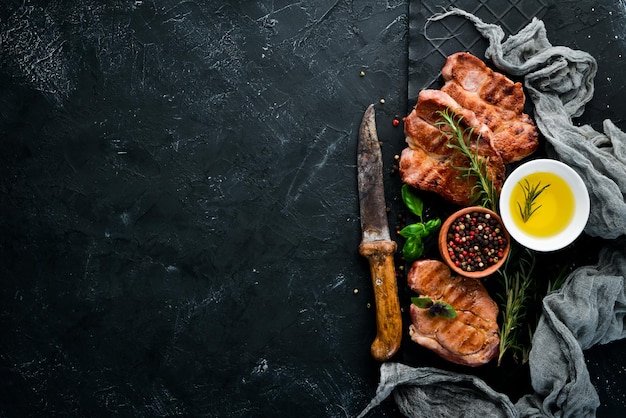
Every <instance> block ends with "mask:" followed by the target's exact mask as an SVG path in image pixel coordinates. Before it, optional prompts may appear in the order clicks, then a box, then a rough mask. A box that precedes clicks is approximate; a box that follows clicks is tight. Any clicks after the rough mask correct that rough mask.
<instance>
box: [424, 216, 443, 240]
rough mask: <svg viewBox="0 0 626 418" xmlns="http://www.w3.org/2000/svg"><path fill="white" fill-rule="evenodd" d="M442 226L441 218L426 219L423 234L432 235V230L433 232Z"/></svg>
mask: <svg viewBox="0 0 626 418" xmlns="http://www.w3.org/2000/svg"><path fill="white" fill-rule="evenodd" d="M440 226H441V219H439V218H435V219H430V220H428V221H426V223H425V224H424V232H425V233H424V235H422V236H423V237H425V236H426V235H430V233H431V232H433V231H434V230H436V229H437V228H439V227H440Z"/></svg>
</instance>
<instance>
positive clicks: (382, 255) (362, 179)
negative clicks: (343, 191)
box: [357, 104, 402, 361]
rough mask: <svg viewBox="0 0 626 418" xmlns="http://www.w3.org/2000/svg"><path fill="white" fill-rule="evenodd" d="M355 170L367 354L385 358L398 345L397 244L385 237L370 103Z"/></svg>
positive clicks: (379, 162) (379, 167)
mask: <svg viewBox="0 0 626 418" xmlns="http://www.w3.org/2000/svg"><path fill="white" fill-rule="evenodd" d="M357 172H358V189H359V209H360V215H361V230H362V234H363V235H362V239H361V243H360V244H359V253H360V254H361V255H362V256H364V257H366V258H367V259H368V261H369V265H370V273H371V277H372V285H373V288H374V302H375V305H376V338H375V339H374V342H373V343H372V346H371V353H372V357H374V358H375V359H376V360H378V361H386V360H388V359H390V358H391V357H392V356H393V355H394V354H395V353H396V352H397V351H398V348H399V347H400V342H401V340H402V317H401V314H400V302H399V300H398V285H397V283H396V272H395V267H394V262H393V255H394V253H395V252H396V248H397V244H396V243H395V242H394V241H392V240H391V238H390V236H389V225H388V223H387V208H386V205H385V191H384V187H383V161H382V152H381V150H380V144H379V143H378V134H377V133H376V118H375V112H374V105H373V104H371V105H369V107H368V108H367V110H366V111H365V114H364V115H363V120H362V121H361V127H360V129H359V144H358V147H357Z"/></svg>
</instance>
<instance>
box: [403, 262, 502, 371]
mask: <svg viewBox="0 0 626 418" xmlns="http://www.w3.org/2000/svg"><path fill="white" fill-rule="evenodd" d="M407 280H408V284H409V287H410V288H411V289H412V290H413V291H415V292H417V293H418V294H419V295H420V296H422V297H429V298H431V299H432V300H433V301H435V300H442V301H444V302H447V303H448V304H450V305H452V307H453V308H454V309H455V310H456V312H457V316H456V318H454V319H447V318H443V317H441V316H431V315H430V314H429V311H428V309H421V308H418V307H417V306H415V305H411V308H410V309H411V322H412V324H411V325H410V326H409V335H410V336H411V339H412V340H413V341H415V342H416V343H418V344H420V345H422V346H424V347H426V348H429V349H431V350H433V351H434V352H436V353H437V354H439V355H440V356H441V357H443V358H444V359H446V360H448V361H451V362H453V363H457V364H463V365H467V366H472V367H475V366H480V365H483V364H485V363H488V362H489V361H490V360H491V359H493V358H494V357H495V356H496V355H497V354H498V346H499V343H500V339H499V337H498V324H497V317H498V305H497V304H496V303H495V302H494V301H493V299H491V297H490V296H489V294H488V293H487V290H486V289H485V287H484V286H483V284H482V282H481V281H480V280H478V279H470V278H467V277H462V276H452V275H451V272H450V269H449V268H448V267H447V266H446V265H445V264H444V263H442V262H440V261H437V260H418V261H416V262H415V263H413V265H412V267H411V269H410V270H409V274H408V277H407Z"/></svg>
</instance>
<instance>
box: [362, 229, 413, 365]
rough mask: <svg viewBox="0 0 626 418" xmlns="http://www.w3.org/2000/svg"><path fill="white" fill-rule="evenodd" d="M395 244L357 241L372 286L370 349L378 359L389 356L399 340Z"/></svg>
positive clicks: (393, 352)
mask: <svg viewBox="0 0 626 418" xmlns="http://www.w3.org/2000/svg"><path fill="white" fill-rule="evenodd" d="M396 248H397V245H396V243H395V242H394V241H368V242H361V245H359V253H360V254H361V255H362V256H364V257H366V258H367V259H368V260H369V264H370V272H371V275H372V285H373V287H374V301H375V304H376V339H374V342H373V343H372V347H371V352H372V357H374V358H375V359H376V360H378V361H386V360H389V359H390V358H391V357H392V356H393V355H394V354H395V353H396V352H397V351H398V348H400V342H401V341H402V316H401V313H400V302H399V300H398V285H397V283H396V271H395V267H394V262H393V255H394V253H395V252H396Z"/></svg>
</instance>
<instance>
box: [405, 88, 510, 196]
mask: <svg viewBox="0 0 626 418" xmlns="http://www.w3.org/2000/svg"><path fill="white" fill-rule="evenodd" d="M446 110H447V111H448V112H450V113H452V114H453V115H454V117H455V119H457V118H458V117H460V118H461V120H460V125H461V126H462V127H463V128H468V127H474V128H475V129H474V130H473V132H472V135H471V138H469V143H470V148H471V149H472V150H473V151H474V152H477V153H478V154H479V155H481V156H482V158H484V161H485V162H486V163H487V173H488V176H489V178H490V179H491V181H492V182H493V184H494V187H495V188H496V190H498V191H499V190H500V189H501V187H502V182H503V181H504V176H505V174H506V171H505V167H504V162H503V161H502V158H501V157H500V154H499V153H498V152H497V151H496V150H495V149H494V147H493V146H492V141H493V140H492V136H493V134H492V132H491V130H490V129H489V128H488V127H487V126H486V125H484V124H482V123H480V121H478V119H477V118H476V115H475V114H474V113H473V112H472V111H471V110H468V109H465V108H463V107H462V106H460V105H459V104H458V103H457V102H456V101H455V100H454V99H453V98H452V97H450V96H449V95H448V94H446V93H444V92H442V91H440V90H422V91H421V92H420V94H419V96H418V101H417V105H416V106H415V108H414V109H413V110H412V111H411V113H410V114H409V116H407V117H406V118H404V132H405V134H406V141H407V143H408V145H409V146H408V147H407V148H405V149H404V150H403V151H402V154H401V156H400V167H399V168H400V175H401V177H402V181H403V182H404V183H407V184H409V185H411V186H413V187H416V188H418V189H421V190H427V191H431V192H435V193H438V194H439V195H441V196H442V197H443V198H445V199H447V200H449V201H451V202H454V203H457V204H460V205H468V204H469V203H470V201H471V195H472V192H471V189H472V187H473V185H474V180H473V179H469V181H468V179H467V178H462V177H461V172H460V171H459V170H458V169H457V168H455V167H466V166H468V164H469V163H468V160H467V157H465V156H464V155H463V154H461V152H459V151H458V150H456V149H453V148H451V147H449V146H448V142H449V141H454V139H451V137H450V135H449V131H446V130H445V129H444V130H443V131H442V129H443V127H440V126H438V125H437V123H438V122H439V121H441V116H440V115H439V113H438V112H443V111H446Z"/></svg>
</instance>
